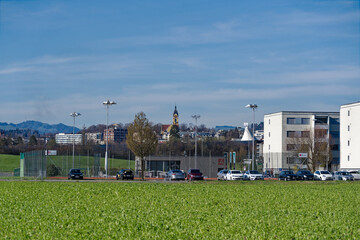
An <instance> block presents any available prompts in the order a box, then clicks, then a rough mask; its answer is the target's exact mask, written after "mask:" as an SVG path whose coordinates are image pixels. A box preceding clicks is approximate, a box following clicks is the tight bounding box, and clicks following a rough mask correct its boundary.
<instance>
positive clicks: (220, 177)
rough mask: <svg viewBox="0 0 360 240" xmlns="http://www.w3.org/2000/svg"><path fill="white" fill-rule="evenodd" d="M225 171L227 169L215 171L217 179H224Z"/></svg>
mask: <svg viewBox="0 0 360 240" xmlns="http://www.w3.org/2000/svg"><path fill="white" fill-rule="evenodd" d="M227 172H228V170H227V169H223V170H220V172H218V173H217V180H225V176H226V174H227Z"/></svg>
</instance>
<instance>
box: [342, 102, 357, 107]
mask: <svg viewBox="0 0 360 240" xmlns="http://www.w3.org/2000/svg"><path fill="white" fill-rule="evenodd" d="M356 105H360V101H358V102H353V103H347V104H343V105H341V106H340V107H341V108H343V107H350V106H356Z"/></svg>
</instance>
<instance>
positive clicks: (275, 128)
mask: <svg viewBox="0 0 360 240" xmlns="http://www.w3.org/2000/svg"><path fill="white" fill-rule="evenodd" d="M339 117H340V114H339V112H297V111H294V112H291V111H282V112H277V113H271V114H266V115H265V116H264V145H263V159H264V165H263V168H264V170H272V171H273V172H274V173H277V172H279V171H281V170H282V169H291V168H307V164H306V163H307V161H308V160H307V158H304V156H306V154H308V156H310V154H311V151H310V145H314V146H319V145H320V144H321V143H322V145H324V146H325V149H323V150H322V153H323V154H324V156H325V157H326V159H324V162H323V163H321V164H320V166H319V167H322V168H324V169H326V168H328V169H329V170H334V169H337V168H338V167H339V163H340V159H339V157H340V151H339V143H340V140H339V131H340V129H339V128H340V121H339ZM305 141H307V143H305ZM300 145H301V148H300V147H299V146H300ZM304 146H305V148H304ZM304 149H306V150H304ZM301 151H304V152H306V154H301V155H300V157H299V153H301ZM329 152H331V154H329Z"/></svg>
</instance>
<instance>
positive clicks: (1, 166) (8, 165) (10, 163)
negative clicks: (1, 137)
mask: <svg viewBox="0 0 360 240" xmlns="http://www.w3.org/2000/svg"><path fill="white" fill-rule="evenodd" d="M74 160H75V161H74V162H75V167H77V168H87V166H88V163H89V164H92V163H93V161H94V159H93V157H92V156H90V157H89V158H88V157H87V156H75V159H74ZM47 162H48V164H51V163H53V164H55V165H57V166H59V167H63V169H67V167H69V168H71V166H72V156H48V161H47ZM104 162H105V159H104V158H101V159H100V166H101V167H104V165H105V164H104ZM108 164H109V165H108V166H109V168H128V167H129V161H128V160H125V159H116V158H109V161H108ZM19 167H20V156H19V155H7V154H0V171H2V172H13V171H14V169H15V168H19ZM134 167H135V161H130V168H132V169H134Z"/></svg>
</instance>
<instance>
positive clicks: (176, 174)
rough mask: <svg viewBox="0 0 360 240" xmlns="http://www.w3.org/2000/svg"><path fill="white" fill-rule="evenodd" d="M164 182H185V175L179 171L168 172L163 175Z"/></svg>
mask: <svg viewBox="0 0 360 240" xmlns="http://www.w3.org/2000/svg"><path fill="white" fill-rule="evenodd" d="M164 180H165V181H174V180H185V173H184V172H183V171H181V170H170V171H168V172H167V173H166V174H165V178H164Z"/></svg>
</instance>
